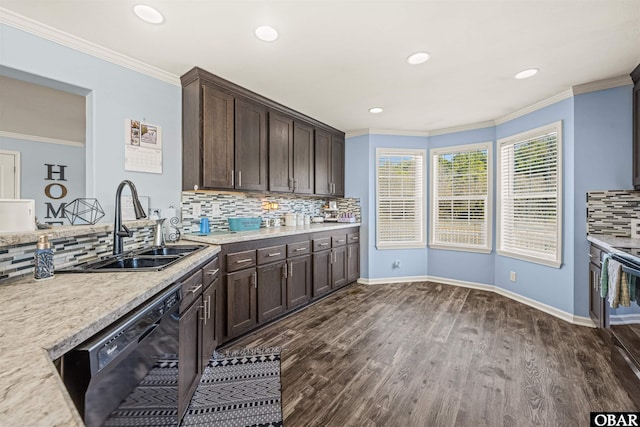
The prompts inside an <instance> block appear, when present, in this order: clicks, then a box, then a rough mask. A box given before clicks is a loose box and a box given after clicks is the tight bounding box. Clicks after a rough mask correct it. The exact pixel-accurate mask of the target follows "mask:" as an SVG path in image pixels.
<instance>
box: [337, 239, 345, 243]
mask: <svg viewBox="0 0 640 427" xmlns="http://www.w3.org/2000/svg"><path fill="white" fill-rule="evenodd" d="M336 242H338V243H344V239H338V240H336Z"/></svg>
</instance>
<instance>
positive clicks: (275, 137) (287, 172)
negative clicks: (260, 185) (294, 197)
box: [269, 112, 314, 194]
mask: <svg viewBox="0 0 640 427" xmlns="http://www.w3.org/2000/svg"><path fill="white" fill-rule="evenodd" d="M313 140H314V137H313V126H310V125H306V124H304V123H300V122H298V121H294V120H293V119H292V118H290V117H287V116H284V115H282V114H278V113H275V112H271V113H269V190H271V191H277V192H294V193H300V194H313V190H314V187H313V180H314V160H313V159H314V151H313V146H314V144H313Z"/></svg>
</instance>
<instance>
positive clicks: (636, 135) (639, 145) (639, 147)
mask: <svg viewBox="0 0 640 427" xmlns="http://www.w3.org/2000/svg"><path fill="white" fill-rule="evenodd" d="M631 78H632V79H633V187H634V188H635V189H636V190H640V65H638V66H637V67H636V68H635V69H634V70H633V71H632V72H631Z"/></svg>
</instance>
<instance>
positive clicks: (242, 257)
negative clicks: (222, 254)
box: [227, 249, 256, 273]
mask: <svg viewBox="0 0 640 427" xmlns="http://www.w3.org/2000/svg"><path fill="white" fill-rule="evenodd" d="M254 265H256V251H255V249H254V250H250V251H244V252H235V253H232V254H228V255H227V273H230V272H232V271H236V270H242V269H243V268H249V267H253V266H254Z"/></svg>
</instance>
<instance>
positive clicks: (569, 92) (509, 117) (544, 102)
mask: <svg viewBox="0 0 640 427" xmlns="http://www.w3.org/2000/svg"><path fill="white" fill-rule="evenodd" d="M572 96H573V91H572V90H571V89H567V90H565V91H562V92H560V93H559V94H557V95H554V96H552V97H549V98H547V99H543V100H542V101H538V102H536V103H535V104H531V105H529V106H528V107H524V108H522V109H520V110H517V111H514V112H513V113H509V114H507V115H505V116H502V117H499V118H497V119H495V124H496V126H498V125H501V124H503V123H506V122H509V121H511V120H513V119H517V118H518V117H522V116H525V115H527V114H530V113H533V112H534V111H538V110H540V109H542V108H544V107H548V106H549V105H553V104H555V103H558V102H560V101H564V100H565V99H569V98H571V97H572Z"/></svg>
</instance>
